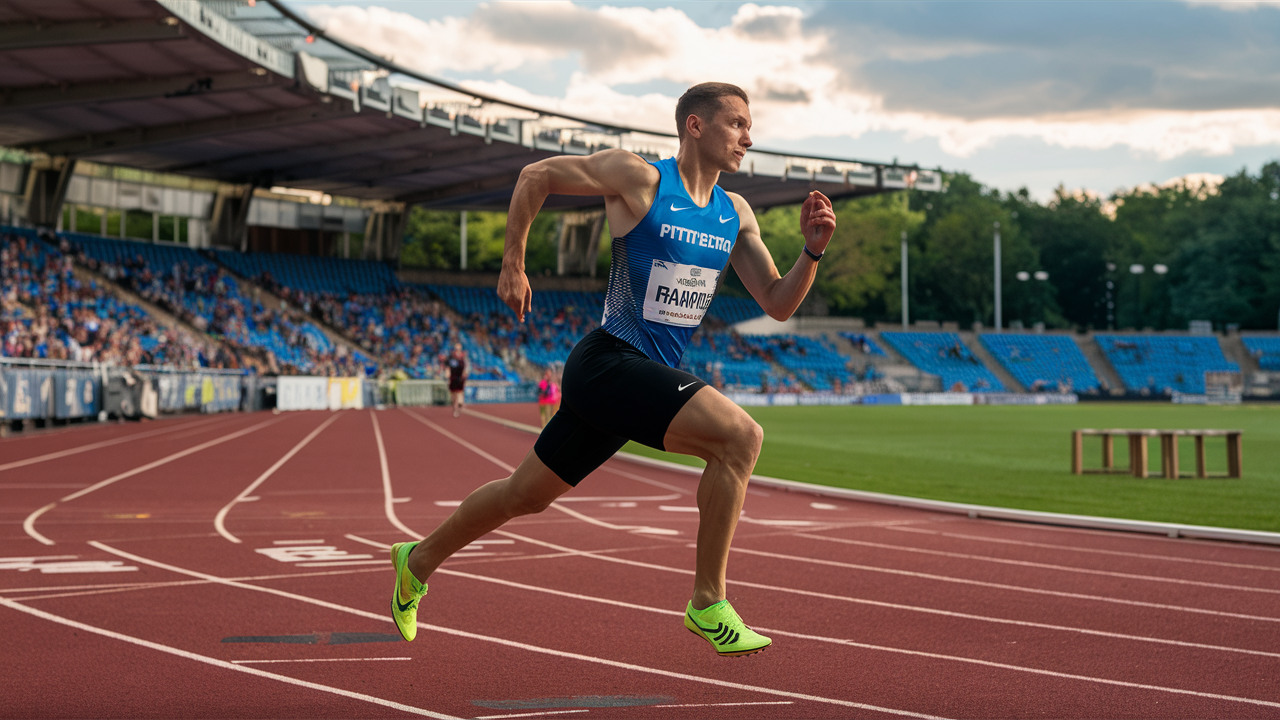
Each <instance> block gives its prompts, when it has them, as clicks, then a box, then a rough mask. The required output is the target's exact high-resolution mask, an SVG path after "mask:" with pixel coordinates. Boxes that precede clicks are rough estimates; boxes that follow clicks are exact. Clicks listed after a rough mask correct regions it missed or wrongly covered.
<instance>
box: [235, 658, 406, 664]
mask: <svg viewBox="0 0 1280 720" xmlns="http://www.w3.org/2000/svg"><path fill="white" fill-rule="evenodd" d="M412 659H413V658H402V657H394V658H297V659H294V660H232V661H231V662H232V663H233V664H235V665H265V664H269V663H313V662H379V661H390V660H412Z"/></svg>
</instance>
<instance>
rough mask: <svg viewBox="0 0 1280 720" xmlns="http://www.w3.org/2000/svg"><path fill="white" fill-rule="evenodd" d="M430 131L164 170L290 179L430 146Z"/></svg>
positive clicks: (280, 151)
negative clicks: (334, 163) (351, 160)
mask: <svg viewBox="0 0 1280 720" xmlns="http://www.w3.org/2000/svg"><path fill="white" fill-rule="evenodd" d="M433 130H438V129H436V128H425V129H424V128H420V127H417V126H415V127H414V128H413V129H412V130H409V131H406V132H396V133H390V134H387V135H377V136H374V137H365V138H360V139H359V140H344V141H342V142H335V143H330V144H328V145H324V146H321V147H314V146H310V145H297V146H294V147H290V148H287V149H284V150H273V151H271V152H264V153H244V154H242V155H233V156H231V157H227V158H222V159H220V160H208V161H205V162H199V163H189V164H186V165H172V166H169V167H167V168H165V171H166V172H190V171H193V170H206V171H213V172H215V173H218V172H224V171H228V170H229V171H232V172H246V173H248V172H256V171H258V170H259V169H262V168H271V169H272V170H273V171H275V172H277V173H278V174H281V175H285V176H293V175H296V173H293V172H290V171H293V170H295V169H297V168H305V167H309V166H313V165H314V166H317V167H318V166H321V165H322V164H323V163H324V161H326V160H333V159H336V158H342V157H349V156H351V155H359V154H361V153H366V152H374V151H378V150H394V149H397V148H401V147H405V146H406V145H416V144H419V143H429V142H431V139H432V138H433V137H439V135H437V134H435V133H434V132H433ZM299 153H304V154H305V156H306V158H307V159H306V160H305V161H303V162H295V161H296V159H297V157H298V154H299ZM249 160H252V161H253V163H254V164H253V165H252V166H245V165H241V163H244V162H245V161H249ZM284 163H289V164H284Z"/></svg>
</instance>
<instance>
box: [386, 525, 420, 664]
mask: <svg viewBox="0 0 1280 720" xmlns="http://www.w3.org/2000/svg"><path fill="white" fill-rule="evenodd" d="M417 545H418V543H416V542H402V543H396V544H395V545H392V546H391V564H392V565H395V568H396V588H395V590H393V591H392V593H391V619H392V620H395V621H396V627H398V628H400V634H401V635H403V636H404V639H405V640H408V641H409V642H413V639H414V638H415V637H417V636H418V601H419V600H421V599H422V596H423V595H426V594H427V586H426V585H425V584H424V583H420V582H418V578H416V577H414V576H413V573H411V572H409V568H408V564H409V553H411V552H413V549H414V548H415V547H417Z"/></svg>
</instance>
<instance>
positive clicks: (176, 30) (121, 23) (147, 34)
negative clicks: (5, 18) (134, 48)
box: [0, 18, 186, 51]
mask: <svg viewBox="0 0 1280 720" xmlns="http://www.w3.org/2000/svg"><path fill="white" fill-rule="evenodd" d="M174 20H175V22H173V24H170V23H168V22H165V21H164V20H155V19H152V18H147V19H143V20H90V21H87V22H66V23H48V24H39V23H33V24H27V23H13V24H12V25H0V51H4V50H26V49H28V48H46V47H65V46H68V45H104V44H107V43H126V42H155V41H157V40H179V39H181V38H183V37H186V36H185V35H184V34H183V32H182V26H181V25H180V24H179V23H177V22H176V18H175V19H174Z"/></svg>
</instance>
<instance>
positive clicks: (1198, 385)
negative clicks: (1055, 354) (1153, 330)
mask: <svg viewBox="0 0 1280 720" xmlns="http://www.w3.org/2000/svg"><path fill="white" fill-rule="evenodd" d="M1094 339H1095V340H1097V342H1098V345H1099V347H1101V348H1102V352H1104V353H1106V356H1107V359H1108V360H1110V361H1111V365H1112V366H1113V367H1115V369H1116V372H1117V373H1118V374H1119V375H1120V381H1121V382H1123V383H1124V384H1125V387H1127V388H1129V389H1130V390H1141V389H1146V390H1150V391H1151V392H1157V393H1166V394H1167V393H1169V392H1172V391H1174V390H1176V391H1178V392H1182V393H1188V394H1194V395H1199V394H1202V393H1204V374H1205V372H1207V371H1225V372H1240V366H1239V365H1237V364H1236V363H1233V362H1230V361H1228V360H1227V358H1226V357H1225V356H1224V355H1223V354H1222V347H1221V346H1220V345H1218V340H1217V338H1214V337H1205V336H1202V335H1158V336H1152V335H1095V336H1094Z"/></svg>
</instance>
